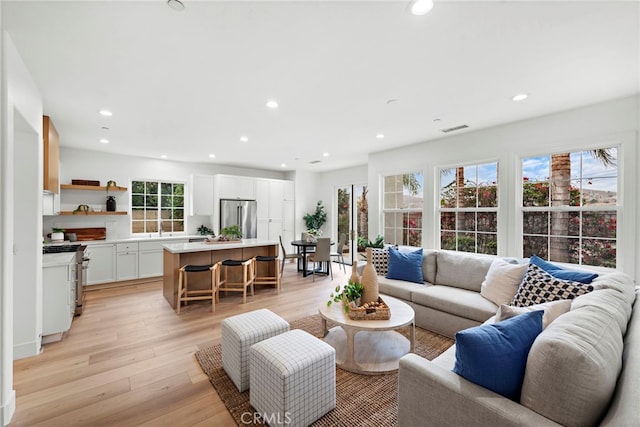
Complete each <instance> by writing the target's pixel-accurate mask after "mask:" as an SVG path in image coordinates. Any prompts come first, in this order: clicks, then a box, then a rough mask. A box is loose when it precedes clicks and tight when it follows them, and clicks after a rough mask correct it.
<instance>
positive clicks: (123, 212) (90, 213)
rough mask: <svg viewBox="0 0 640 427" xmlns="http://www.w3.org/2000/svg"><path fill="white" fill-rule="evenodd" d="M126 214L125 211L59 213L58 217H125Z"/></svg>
mask: <svg viewBox="0 0 640 427" xmlns="http://www.w3.org/2000/svg"><path fill="white" fill-rule="evenodd" d="M127 213H128V212H125V211H116V212H107V211H100V212H73V211H61V212H60V215H78V216H82V215H126V214H127Z"/></svg>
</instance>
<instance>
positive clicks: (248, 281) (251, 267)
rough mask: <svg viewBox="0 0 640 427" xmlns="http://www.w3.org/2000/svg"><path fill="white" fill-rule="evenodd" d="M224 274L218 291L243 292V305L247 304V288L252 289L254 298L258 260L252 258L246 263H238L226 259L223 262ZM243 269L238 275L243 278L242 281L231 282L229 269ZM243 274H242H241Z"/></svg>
mask: <svg viewBox="0 0 640 427" xmlns="http://www.w3.org/2000/svg"><path fill="white" fill-rule="evenodd" d="M220 264H221V266H222V274H221V279H220V282H219V283H218V291H225V292H226V291H233V292H242V303H243V304H244V303H246V302H247V288H249V287H251V296H253V291H254V288H253V283H254V280H255V277H256V259H255V258H250V259H248V260H246V261H238V260H233V259H226V260H224V261H222V262H221V263H220ZM237 267H241V269H242V271H241V272H238V275H239V276H241V277H242V279H241V280H240V281H231V280H230V279H229V274H228V273H229V268H237ZM240 273H241V274H240Z"/></svg>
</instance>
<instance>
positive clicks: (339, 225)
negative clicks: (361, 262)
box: [335, 184, 369, 265]
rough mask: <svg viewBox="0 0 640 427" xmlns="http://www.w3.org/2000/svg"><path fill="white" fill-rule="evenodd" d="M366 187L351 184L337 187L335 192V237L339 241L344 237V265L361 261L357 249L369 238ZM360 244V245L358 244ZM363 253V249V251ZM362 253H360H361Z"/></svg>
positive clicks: (367, 192)
mask: <svg viewBox="0 0 640 427" xmlns="http://www.w3.org/2000/svg"><path fill="white" fill-rule="evenodd" d="M368 194H369V191H368V188H367V186H366V185H358V184H352V185H347V186H344V187H338V188H337V189H336V192H335V197H336V206H337V207H338V209H337V220H336V221H335V224H336V236H337V238H338V241H340V237H341V236H343V235H344V236H345V237H346V239H347V244H345V246H344V249H343V251H344V252H343V256H344V260H345V263H346V264H349V265H351V264H353V262H354V261H357V260H358V259H362V257H363V255H360V254H359V251H358V248H362V247H363V246H364V244H363V242H365V243H366V242H367V239H368V238H369V222H368V218H369V200H368ZM359 242H360V243H359ZM363 251H364V249H363ZM363 251H362V252H363Z"/></svg>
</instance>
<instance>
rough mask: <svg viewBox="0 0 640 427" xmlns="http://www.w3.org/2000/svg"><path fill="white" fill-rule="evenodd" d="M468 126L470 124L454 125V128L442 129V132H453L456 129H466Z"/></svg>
mask: <svg viewBox="0 0 640 427" xmlns="http://www.w3.org/2000/svg"><path fill="white" fill-rule="evenodd" d="M468 127H469V126H467V125H460V126H454V127H452V128H447V129H442V132H444V133H448V132H453V131H455V130H460V129H464V128H468Z"/></svg>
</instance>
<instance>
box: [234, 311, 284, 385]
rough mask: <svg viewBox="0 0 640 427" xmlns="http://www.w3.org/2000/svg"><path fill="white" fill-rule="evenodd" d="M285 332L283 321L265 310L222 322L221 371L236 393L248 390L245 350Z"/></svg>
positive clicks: (247, 355) (247, 360)
mask: <svg viewBox="0 0 640 427" xmlns="http://www.w3.org/2000/svg"><path fill="white" fill-rule="evenodd" d="M288 330H289V323H287V321H286V320H284V319H283V318H281V317H280V316H278V315H277V314H275V313H273V312H272V311H270V310H267V309H266V308H264V309H261V310H255V311H250V312H249V313H244V314H239V315H237V316H232V317H227V318H226V319H224V320H223V321H222V367H223V368H224V370H225V372H226V373H227V375H229V378H231V381H233V383H234V384H235V386H236V387H237V388H238V390H239V391H241V392H242V391H245V390H246V389H247V388H249V349H250V348H251V346H252V345H253V344H255V343H257V342H260V341H262V340H265V339H267V338H271V337H273V336H275V335H278V334H281V333H283V332H286V331H288Z"/></svg>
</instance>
